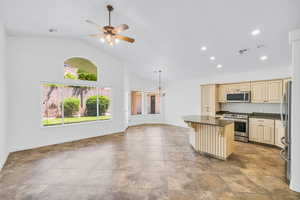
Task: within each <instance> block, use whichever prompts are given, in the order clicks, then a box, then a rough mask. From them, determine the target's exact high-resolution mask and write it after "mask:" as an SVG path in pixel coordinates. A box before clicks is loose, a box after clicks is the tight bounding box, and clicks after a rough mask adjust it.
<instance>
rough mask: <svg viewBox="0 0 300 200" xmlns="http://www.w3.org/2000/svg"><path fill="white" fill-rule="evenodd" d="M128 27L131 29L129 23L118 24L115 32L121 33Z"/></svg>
mask: <svg viewBox="0 0 300 200" xmlns="http://www.w3.org/2000/svg"><path fill="white" fill-rule="evenodd" d="M127 29H129V26H128V25H127V24H121V25H119V26H116V27H115V28H114V32H115V33H120V32H122V31H125V30H127Z"/></svg>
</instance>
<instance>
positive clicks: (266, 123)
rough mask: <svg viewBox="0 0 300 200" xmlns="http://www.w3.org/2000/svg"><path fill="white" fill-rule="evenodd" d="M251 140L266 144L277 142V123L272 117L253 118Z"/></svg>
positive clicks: (250, 132) (250, 131) (250, 130)
mask: <svg viewBox="0 0 300 200" xmlns="http://www.w3.org/2000/svg"><path fill="white" fill-rule="evenodd" d="M249 122H250V123H249V124H250V126H249V140H250V141H253V142H259V143H264V144H275V124H274V120H271V119H258V118H251V119H250V120H249Z"/></svg>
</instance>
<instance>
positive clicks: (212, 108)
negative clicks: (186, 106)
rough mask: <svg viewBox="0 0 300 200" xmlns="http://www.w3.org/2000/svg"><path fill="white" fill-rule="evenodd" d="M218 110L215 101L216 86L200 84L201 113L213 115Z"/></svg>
mask: <svg viewBox="0 0 300 200" xmlns="http://www.w3.org/2000/svg"><path fill="white" fill-rule="evenodd" d="M217 111H219V104H218V103H217V86H216V85H215V84H211V85H201V114H202V115H207V116H215V115H216V112H217Z"/></svg>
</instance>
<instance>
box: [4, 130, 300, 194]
mask: <svg viewBox="0 0 300 200" xmlns="http://www.w3.org/2000/svg"><path fill="white" fill-rule="evenodd" d="M187 132H188V129H183V128H178V127H173V126H165V125H151V126H150V125H149V126H140V127H132V128H129V129H128V131H127V133H126V134H124V135H123V134H119V135H111V136H103V137H97V138H91V139H85V140H81V141H77V142H69V143H64V144H59V145H52V146H47V147H42V148H38V149H33V150H27V151H22V152H16V153H13V154H11V155H10V156H9V159H8V161H7V163H6V165H5V167H4V169H3V170H2V171H1V173H0V199H1V200H11V199H22V200H32V199H34V200H35V199H38V200H48V199H49V200H57V199H61V200H68V199H71V200H77V199H78V200H96V199H103V200H112V199H113V200H144V199H148V200H158V199H163V200H165V199H166V200H196V199H197V200H201V199H203V200H218V199H220V200H221V199H223V200H225V199H240V200H247V199H251V200H256V199H257V200H268V199H272V200H288V199H300V194H298V193H295V192H292V191H291V190H289V189H288V186H287V184H286V183H285V182H284V163H283V161H282V160H281V159H280V157H279V150H278V149H276V148H272V147H266V146H261V145H256V144H245V143H238V142H236V149H235V153H234V154H233V155H232V156H231V157H230V159H229V160H228V161H220V160H216V159H213V158H207V157H205V156H202V155H199V154H197V153H195V152H193V150H192V149H191V147H190V146H189V144H188V137H187Z"/></svg>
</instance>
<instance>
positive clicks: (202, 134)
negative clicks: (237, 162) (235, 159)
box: [193, 123, 234, 160]
mask: <svg viewBox="0 0 300 200" xmlns="http://www.w3.org/2000/svg"><path fill="white" fill-rule="evenodd" d="M193 127H194V129H195V140H196V145H195V150H196V151H199V152H201V153H206V154H209V155H211V156H213V157H216V158H219V159H222V160H226V159H227V157H228V156H230V155H231V154H232V152H233V151H234V144H233V141H234V133H233V132H234V125H233V123H232V124H230V125H227V126H225V127H218V126H212V125H203V124H193Z"/></svg>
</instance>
